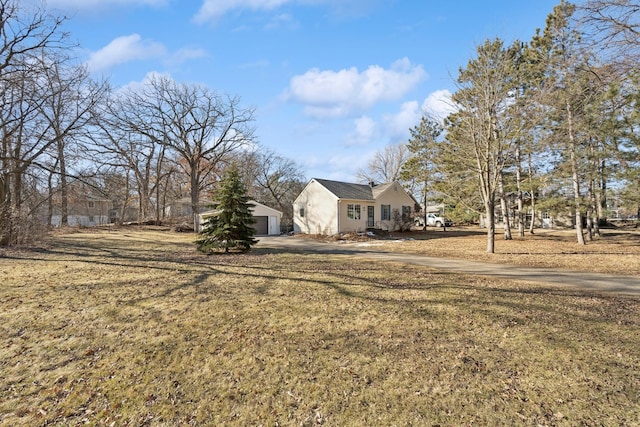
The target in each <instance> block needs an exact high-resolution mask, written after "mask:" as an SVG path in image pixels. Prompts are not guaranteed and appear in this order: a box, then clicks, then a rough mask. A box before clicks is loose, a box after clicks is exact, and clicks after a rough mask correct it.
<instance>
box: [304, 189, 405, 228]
mask: <svg viewBox="0 0 640 427" xmlns="http://www.w3.org/2000/svg"><path fill="white" fill-rule="evenodd" d="M415 206H416V201H415V199H414V198H413V197H412V196H411V195H410V194H409V193H407V192H406V191H405V190H404V188H403V187H402V185H400V184H399V183H398V182H391V183H388V184H379V185H374V184H373V183H371V184H369V185H364V184H351V183H347V182H340V181H330V180H327V179H317V178H313V179H312V180H311V181H309V183H308V184H307V185H306V187H305V188H304V189H303V190H302V192H301V193H300V194H299V195H298V197H297V198H296V200H295V201H294V202H293V231H294V232H296V233H307V234H324V235H333V234H337V233H343V232H360V231H364V230H366V229H381V230H389V231H393V230H398V229H400V228H401V227H403V226H405V225H407V224H409V223H410V222H411V220H412V213H413V210H414V208H415Z"/></svg>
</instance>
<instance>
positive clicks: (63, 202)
mask: <svg viewBox="0 0 640 427" xmlns="http://www.w3.org/2000/svg"><path fill="white" fill-rule="evenodd" d="M58 162H59V167H60V225H61V226H62V227H66V226H68V225H69V189H68V186H67V165H66V162H65V158H64V143H63V142H62V139H59V140H58Z"/></svg>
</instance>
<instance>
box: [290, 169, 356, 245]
mask: <svg viewBox="0 0 640 427" xmlns="http://www.w3.org/2000/svg"><path fill="white" fill-rule="evenodd" d="M345 209H346V207H345ZM301 210H304V214H301V212H302V211H301ZM345 215H346V211H345ZM293 231H294V232H296V233H306V234H324V235H333V234H336V233H338V231H339V229H338V198H337V197H336V196H335V195H334V194H332V193H331V192H330V191H329V190H327V189H326V188H325V187H324V186H322V185H320V184H319V183H318V182H316V181H315V180H313V179H312V180H311V181H310V182H309V184H307V186H306V187H305V188H304V189H303V190H302V192H301V193H300V195H299V196H298V197H297V198H296V200H295V201H294V202H293Z"/></svg>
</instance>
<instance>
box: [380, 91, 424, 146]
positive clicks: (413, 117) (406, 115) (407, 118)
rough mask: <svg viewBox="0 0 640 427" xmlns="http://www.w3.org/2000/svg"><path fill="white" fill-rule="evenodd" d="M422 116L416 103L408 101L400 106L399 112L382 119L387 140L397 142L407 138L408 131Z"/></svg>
mask: <svg viewBox="0 0 640 427" xmlns="http://www.w3.org/2000/svg"><path fill="white" fill-rule="evenodd" d="M421 116H422V113H421V111H420V110H419V108H418V102H417V101H408V102H405V103H403V104H402V106H401V107H400V111H399V112H398V113H396V114H392V115H391V114H389V115H385V116H384V117H383V122H384V124H385V127H386V131H387V134H388V135H389V139H390V140H392V141H395V142H397V141H398V140H402V141H404V140H406V139H407V138H408V137H409V129H410V128H412V127H414V126H415V125H416V124H418V123H419V122H420V117H421Z"/></svg>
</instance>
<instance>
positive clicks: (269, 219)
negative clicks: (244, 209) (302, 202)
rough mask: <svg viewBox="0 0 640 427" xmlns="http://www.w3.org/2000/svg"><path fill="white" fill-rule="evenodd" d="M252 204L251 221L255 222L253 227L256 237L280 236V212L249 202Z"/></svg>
mask: <svg viewBox="0 0 640 427" xmlns="http://www.w3.org/2000/svg"><path fill="white" fill-rule="evenodd" d="M250 203H252V204H254V205H255V206H254V208H253V219H255V220H256V223H255V224H254V227H255V228H256V235H258V236H274V235H275V236H277V235H278V234H280V220H281V219H282V212H280V211H277V210H275V209H273V208H270V207H269V206H265V205H263V204H261V203H258V202H255V201H253V200H252V201H251V202H250Z"/></svg>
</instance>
